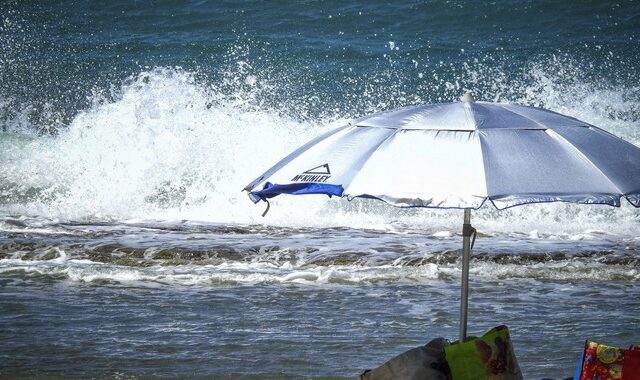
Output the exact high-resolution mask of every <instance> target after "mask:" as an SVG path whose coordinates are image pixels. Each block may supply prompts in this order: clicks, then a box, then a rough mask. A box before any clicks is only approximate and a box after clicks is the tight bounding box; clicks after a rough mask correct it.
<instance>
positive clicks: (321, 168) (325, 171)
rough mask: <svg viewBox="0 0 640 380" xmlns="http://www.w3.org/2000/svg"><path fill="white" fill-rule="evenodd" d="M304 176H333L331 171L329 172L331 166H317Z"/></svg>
mask: <svg viewBox="0 0 640 380" xmlns="http://www.w3.org/2000/svg"><path fill="white" fill-rule="evenodd" d="M302 174H323V175H331V171H330V170H329V164H324V165H320V166H316V167H315V168H311V169H309V170H307V171H306V172H304V173H302Z"/></svg>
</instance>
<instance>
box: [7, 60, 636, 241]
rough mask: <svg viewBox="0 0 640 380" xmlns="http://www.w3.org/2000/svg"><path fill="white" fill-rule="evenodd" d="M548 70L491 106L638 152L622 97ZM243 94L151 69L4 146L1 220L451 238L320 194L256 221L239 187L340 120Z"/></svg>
mask: <svg viewBox="0 0 640 380" xmlns="http://www.w3.org/2000/svg"><path fill="white" fill-rule="evenodd" d="M563 65H564V66H570V65H567V64H565V63H563ZM468 70H472V69H468ZM554 70H555V69H553V68H551V69H550V68H545V66H544V65H543V64H535V65H533V66H532V67H531V68H530V75H531V76H532V77H533V79H532V80H531V83H529V84H526V85H525V84H519V85H520V86H524V87H525V88H524V90H522V89H521V90H522V91H521V93H524V94H525V95H524V97H522V96H521V97H510V95H509V92H508V91H507V88H508V86H506V85H505V84H500V82H499V81H498V80H496V82H495V87H496V88H495V94H496V100H501V101H505V100H513V101H520V102H524V103H528V104H540V105H545V106H546V107H549V108H551V109H554V110H558V111H561V112H566V113H568V114H569V115H573V116H576V117H579V118H581V119H584V120H585V121H587V122H591V123H594V124H596V125H599V126H601V127H603V128H605V129H607V130H611V131H613V132H615V133H618V134H619V135H621V136H623V137H625V138H627V139H629V140H630V141H632V142H634V143H636V144H638V143H639V141H640V132H639V131H640V130H639V129H638V128H637V126H635V125H634V123H633V120H629V118H628V117H619V116H616V115H624V114H625V113H626V114H628V113H630V112H631V111H629V110H630V109H632V108H633V107H635V105H633V104H632V103H631V102H632V101H633V99H630V98H629V96H626V95H625V92H627V90H628V89H620V90H619V91H617V92H616V91H615V90H614V89H611V88H599V87H594V85H593V84H592V83H582V82H577V83H576V82H571V83H569V84H566V83H565V82H566V81H562V80H557V79H558V75H561V76H562V75H564V76H570V74H571V73H564V74H562V73H560V74H558V73H554ZM567 70H568V69H567ZM481 74H482V75H479V77H478V78H477V79H476V80H478V81H480V80H483V79H484V80H487V78H486V77H487V76H489V74H490V72H488V73H481ZM554 75H555V76H554ZM467 76H469V77H472V75H471V74H469V73H467ZM245 77H246V78H244V77H243V78H244V79H242V78H239V80H242V81H243V83H247V82H246V80H249V82H251V83H250V84H248V86H250V87H255V86H256V83H258V82H259V80H260V79H259V78H257V77H254V76H252V77H251V78H249V77H248V76H246V75H245ZM245 79H246V80H245ZM561 79H562V78H561ZM469 81H470V80H469V78H467V82H469ZM471 83H472V81H471ZM563 83H564V84H563ZM562 86H564V87H562ZM244 91H246V92H245V93H240V94H238V96H235V97H229V96H221V95H220V93H218V92H217V90H216V85H215V83H214V84H203V83H200V82H199V81H197V80H196V79H195V78H194V75H193V74H192V73H189V72H186V71H183V70H180V69H170V68H158V69H153V70H150V71H147V72H143V73H141V74H139V75H138V76H136V77H133V78H131V79H130V80H128V81H126V82H125V83H124V84H123V85H122V87H121V88H120V90H119V91H117V92H116V94H115V96H114V99H113V100H108V101H107V100H104V99H100V98H98V97H96V99H95V102H94V105H93V106H91V107H90V108H88V109H86V110H85V111H83V112H80V113H79V114H78V115H77V116H76V117H75V118H74V119H73V121H72V122H71V123H70V125H69V126H68V128H67V129H66V130H63V131H61V132H60V134H59V135H58V136H52V137H38V138H26V139H25V138H22V139H21V140H20V141H19V142H18V141H17V140H16V139H15V138H8V137H7V138H2V139H1V140H2V144H3V148H4V149H3V151H2V152H0V160H1V161H2V163H3V165H2V174H1V175H0V180H2V181H3V182H4V183H8V184H12V185H11V186H5V187H4V188H2V189H0V190H1V191H3V192H4V194H0V195H1V196H3V197H4V198H8V199H10V201H9V202H5V203H4V204H2V206H0V207H1V208H0V212H1V213H2V214H5V215H7V214H8V215H25V214H26V215H35V216H43V217H48V218H61V219H66V220H88V221H93V220H127V219H137V220H150V219H157V220H181V219H190V220H204V221H210V222H218V223H242V224H247V223H266V224H273V225H283V226H320V227H326V226H349V227H354V228H373V229H381V230H385V231H391V232H402V231H406V230H411V231H415V230H421V231H426V232H428V233H433V234H436V236H442V237H444V236H446V235H447V234H451V235H453V234H456V233H458V232H459V231H458V230H459V224H460V220H461V218H462V216H461V212H459V211H455V210H454V211H441V210H415V209H411V210H401V209H395V208H393V207H390V206H387V205H384V204H380V203H376V202H371V201H366V200H354V201H353V202H348V201H346V200H335V199H334V200H328V199H327V197H324V196H305V197H286V196H284V197H279V198H278V199H274V201H273V202H272V207H271V211H270V213H269V215H268V216H267V217H266V218H261V217H260V214H261V212H262V211H263V207H264V205H263V204H259V205H254V204H253V203H251V202H250V201H249V200H248V198H247V197H246V195H245V194H244V193H242V192H241V189H242V188H243V187H244V186H245V185H246V184H247V183H248V182H249V181H251V180H252V179H254V177H255V176H257V175H259V174H260V173H261V172H262V171H264V170H265V169H267V168H268V167H269V166H271V165H272V164H274V163H275V162H277V160H278V159H280V158H281V157H283V156H284V155H285V154H286V153H288V152H289V151H291V150H292V149H294V148H295V147H297V146H299V145H300V144H302V143H303V142H305V141H307V140H308V139H309V138H311V137H313V136H315V135H317V134H318V133H320V132H322V131H324V130H328V129H329V128H333V127H336V126H338V125H341V124H342V123H344V122H345V120H339V121H330V122H325V121H323V120H318V121H317V122H313V123H312V122H303V121H299V120H295V119H293V118H291V117H289V116H287V115H286V114H282V113H281V112H275V111H271V110H268V109H260V108H256V107H253V106H247V104H248V98H251V96H252V93H251V91H252V90H244ZM631 113H633V112H631ZM612 115H613V116H612ZM301 210H303V211H302V212H301ZM473 222H474V224H476V226H477V227H478V228H479V230H480V231H481V232H483V233H486V234H496V233H500V234H514V233H524V234H526V235H529V237H530V238H537V237H545V236H546V237H558V238H560V239H589V237H590V236H591V235H593V233H591V232H588V231H593V230H601V231H606V232H607V233H610V234H612V235H625V236H637V235H638V231H639V230H640V229H639V228H638V227H639V225H640V214H639V213H638V211H637V210H636V209H634V208H633V207H630V206H629V205H627V204H626V202H625V201H623V207H621V208H620V209H615V208H611V207H604V206H583V205H567V204H549V205H529V206H522V207H517V208H514V209H510V210H506V211H502V212H498V211H496V210H494V209H492V208H491V207H490V206H487V207H484V208H483V209H481V210H479V211H477V212H474V216H473Z"/></svg>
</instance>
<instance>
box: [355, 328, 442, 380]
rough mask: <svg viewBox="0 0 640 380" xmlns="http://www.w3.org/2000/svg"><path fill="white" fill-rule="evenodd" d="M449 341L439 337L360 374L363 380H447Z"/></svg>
mask: <svg viewBox="0 0 640 380" xmlns="http://www.w3.org/2000/svg"><path fill="white" fill-rule="evenodd" d="M447 344H449V342H448V341H447V340H446V339H444V338H437V339H434V340H432V341H431V342H429V343H427V344H426V345H424V346H421V347H416V348H413V349H411V350H409V351H406V352H403V353H402V354H400V355H398V356H396V357H394V358H393V359H391V360H389V361H388V362H386V363H384V364H383V365H381V366H380V367H378V368H375V369H373V370H366V371H365V372H364V373H363V374H362V375H360V379H361V380H425V379H428V380H447V365H446V363H445V360H444V347H445V346H446V345H447Z"/></svg>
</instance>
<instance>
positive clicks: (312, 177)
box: [291, 164, 331, 183]
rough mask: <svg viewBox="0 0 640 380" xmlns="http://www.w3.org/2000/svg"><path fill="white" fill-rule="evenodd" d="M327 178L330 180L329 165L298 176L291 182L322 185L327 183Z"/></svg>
mask: <svg viewBox="0 0 640 380" xmlns="http://www.w3.org/2000/svg"><path fill="white" fill-rule="evenodd" d="M329 178H331V170H330V169H329V164H324V165H320V166H316V167H315V168H311V169H309V170H307V171H306V172H302V173H300V174H298V175H297V176H295V177H293V178H291V182H315V183H324V182H327V180H328V179H329Z"/></svg>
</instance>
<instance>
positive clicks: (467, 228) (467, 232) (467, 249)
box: [460, 208, 475, 342]
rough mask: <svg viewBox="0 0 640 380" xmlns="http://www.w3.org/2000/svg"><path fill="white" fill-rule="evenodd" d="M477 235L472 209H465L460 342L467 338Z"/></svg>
mask: <svg viewBox="0 0 640 380" xmlns="http://www.w3.org/2000/svg"><path fill="white" fill-rule="evenodd" d="M474 233H475V230H474V228H473V227H471V209H468V208H466V209H464V224H463V226H462V291H461V294H460V342H464V340H465V339H466V338H467V306H468V303H469V302H468V301H469V256H470V254H471V236H472V235H473V234H474Z"/></svg>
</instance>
